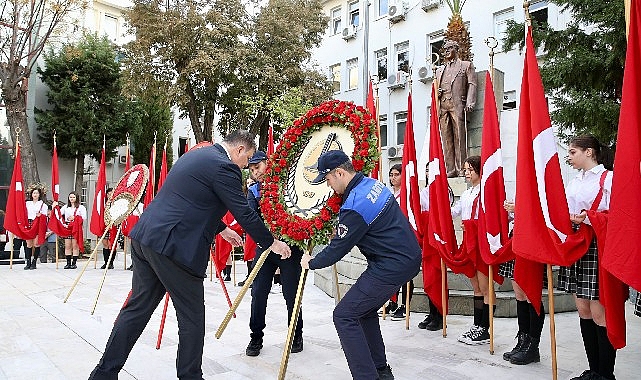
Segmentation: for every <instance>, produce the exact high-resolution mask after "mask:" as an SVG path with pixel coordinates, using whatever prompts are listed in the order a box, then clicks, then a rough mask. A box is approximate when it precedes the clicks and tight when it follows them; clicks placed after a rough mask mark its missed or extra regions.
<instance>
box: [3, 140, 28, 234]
mask: <svg viewBox="0 0 641 380" xmlns="http://www.w3.org/2000/svg"><path fill="white" fill-rule="evenodd" d="M26 226H27V204H26V203H25V194H24V185H23V182H22V163H21V159H20V145H17V147H16V159H15V161H14V163H13V175H12V176H11V185H10V187H9V196H8V197H7V213H6V214H5V217H4V228H5V229H6V230H8V231H11V232H12V233H13V234H14V235H15V236H17V237H19V238H21V239H27V237H26V236H25V235H24V232H23V229H24V228H26Z"/></svg>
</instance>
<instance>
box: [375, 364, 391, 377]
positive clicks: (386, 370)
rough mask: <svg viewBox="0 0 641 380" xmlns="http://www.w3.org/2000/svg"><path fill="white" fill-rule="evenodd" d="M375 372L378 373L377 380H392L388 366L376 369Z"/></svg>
mask: <svg viewBox="0 0 641 380" xmlns="http://www.w3.org/2000/svg"><path fill="white" fill-rule="evenodd" d="M376 372H378V379H379V380H394V374H392V368H391V367H390V366H389V364H388V365H386V366H385V367H383V368H376Z"/></svg>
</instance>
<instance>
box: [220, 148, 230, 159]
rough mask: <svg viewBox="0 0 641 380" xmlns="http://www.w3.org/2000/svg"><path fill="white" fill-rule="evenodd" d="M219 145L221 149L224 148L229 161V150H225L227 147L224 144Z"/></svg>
mask: <svg viewBox="0 0 641 380" xmlns="http://www.w3.org/2000/svg"><path fill="white" fill-rule="evenodd" d="M220 146H222V147H223V149H224V150H225V153H227V158H229V160H230V161H231V155H230V154H229V150H227V147H226V146H225V144H220Z"/></svg>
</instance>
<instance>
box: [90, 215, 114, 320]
mask: <svg viewBox="0 0 641 380" xmlns="http://www.w3.org/2000/svg"><path fill="white" fill-rule="evenodd" d="M111 226H112V224H109V227H107V228H105V232H107V231H109V229H110V228H111ZM120 229H121V226H118V231H117V232H116V237H115V238H114V243H113V244H112V246H111V252H110V253H109V260H108V261H107V263H110V262H111V260H113V257H114V255H115V254H116V244H118V236H120ZM104 237H105V234H104V233H103V234H102V238H103V239H104ZM100 240H102V239H100ZM96 248H98V244H96ZM96 251H97V249H96ZM95 257H98V255H96V256H95ZM108 270H109V265H105V270H104V272H103V273H102V281H100V286H99V287H98V294H96V300H95V301H94V302H93V307H92V308H91V315H93V313H94V312H95V311H96V305H98V298H99V297H100V292H101V291H102V286H103V285H104V284H105V279H106V278H107V271H108Z"/></svg>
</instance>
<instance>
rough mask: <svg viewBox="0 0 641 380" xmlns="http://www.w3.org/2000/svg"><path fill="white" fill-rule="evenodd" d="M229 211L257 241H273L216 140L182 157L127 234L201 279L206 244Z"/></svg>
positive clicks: (263, 244)
mask: <svg viewBox="0 0 641 380" xmlns="http://www.w3.org/2000/svg"><path fill="white" fill-rule="evenodd" d="M227 210H229V211H230V212H231V213H232V214H233V215H234V218H236V220H237V221H238V223H240V225H241V226H242V227H243V229H244V230H245V231H246V232H247V233H249V235H250V236H251V237H252V238H253V239H254V241H255V242H256V244H258V245H259V246H261V247H265V248H267V247H269V246H271V245H272V243H273V242H274V238H273V237H272V235H271V233H270V232H269V230H268V229H267V227H265V224H264V223H263V222H262V221H261V220H260V218H259V217H258V215H257V214H256V212H255V211H254V210H252V209H251V208H250V207H249V204H248V203H247V198H246V197H245V194H244V193H243V190H242V177H241V173H240V169H239V168H238V166H237V165H236V164H234V163H233V162H232V161H231V160H230V159H229V157H228V156H227V153H226V152H225V149H224V148H223V147H222V146H220V145H218V144H216V145H213V146H210V147H204V148H200V149H196V150H193V151H190V152H189V153H187V154H185V155H183V156H182V157H181V158H180V159H179V160H178V161H176V163H175V164H174V166H173V167H172V168H171V170H170V171H169V174H168V175H167V179H166V180H165V182H164V184H163V186H162V188H161V189H160V191H159V192H158V194H157V195H156V197H155V198H154V200H153V201H152V202H151V203H150V204H149V206H148V207H147V208H146V209H145V211H144V212H143V213H142V215H141V216H140V220H139V221H138V223H136V226H135V227H134V228H133V230H132V231H131V238H132V239H134V240H137V241H138V242H140V244H142V245H145V246H147V247H149V248H151V249H153V250H154V251H156V252H158V253H160V254H162V255H165V256H167V257H169V258H170V259H172V260H173V261H174V262H176V263H178V264H179V265H181V266H182V267H184V268H185V269H187V270H188V271H189V272H191V273H193V274H195V275H197V276H199V277H204V276H205V272H206V270H207V263H208V261H209V247H210V245H211V243H212V241H213V239H214V236H215V235H216V234H217V233H219V232H220V231H222V230H224V229H225V227H226V226H225V224H224V223H222V222H221V218H222V217H223V216H224V215H225V213H226V212H227Z"/></svg>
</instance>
